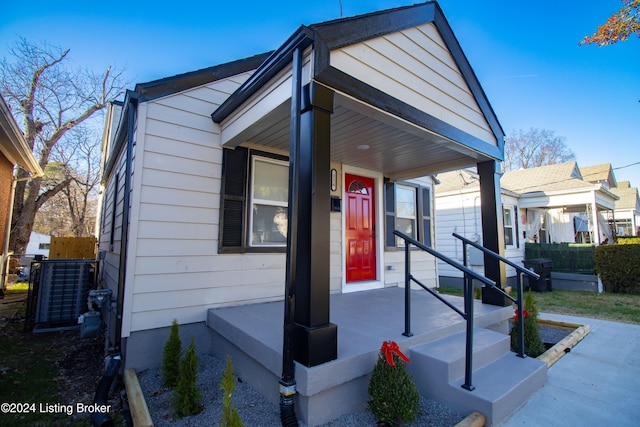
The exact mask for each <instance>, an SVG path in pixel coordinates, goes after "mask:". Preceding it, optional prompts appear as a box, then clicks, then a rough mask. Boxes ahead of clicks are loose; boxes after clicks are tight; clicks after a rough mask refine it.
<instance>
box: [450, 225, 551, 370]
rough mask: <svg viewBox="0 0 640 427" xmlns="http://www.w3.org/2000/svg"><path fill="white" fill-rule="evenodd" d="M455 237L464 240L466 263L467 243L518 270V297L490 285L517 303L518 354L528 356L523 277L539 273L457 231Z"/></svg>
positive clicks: (535, 277)
mask: <svg viewBox="0 0 640 427" xmlns="http://www.w3.org/2000/svg"><path fill="white" fill-rule="evenodd" d="M453 237H456V238H458V239H460V240H461V241H462V248H463V250H464V254H463V260H464V261H465V263H466V249H467V245H471V246H473V247H474V248H477V249H479V250H481V251H482V252H484V253H485V254H488V255H489V256H491V257H493V258H495V259H498V260H499V261H501V262H503V263H505V264H507V265H510V266H511V267H513V268H514V269H515V270H516V273H517V274H516V286H517V293H518V298H517V299H516V298H513V297H512V296H511V295H509V294H507V293H506V292H504V291H503V290H502V289H501V288H498V287H495V286H494V285H490V284H489V286H491V287H492V288H494V289H495V290H496V291H498V292H499V293H501V294H502V295H504V296H505V297H506V298H507V299H509V300H511V301H512V302H515V303H516V315H517V318H518V322H517V325H516V332H517V333H518V353H517V356H519V357H523V358H524V357H526V355H525V354H524V313H523V307H522V306H523V297H522V294H523V287H524V284H523V281H524V280H523V279H524V275H525V274H526V275H527V276H529V277H531V278H533V279H536V280H537V279H539V278H540V275H539V274H537V273H536V272H534V271H531V270H528V269H526V268H524V267H522V266H520V265H518V264H516V263H514V262H512V261H509V260H508V259H506V258H505V257H503V256H501V255H500V254H497V253H495V252H493V251H491V250H489V249H487V248H485V247H484V246H481V245H479V244H477V243H476V242H472V241H471V240H469V239H467V238H465V237H462V236H460V235H459V234H457V233H453Z"/></svg>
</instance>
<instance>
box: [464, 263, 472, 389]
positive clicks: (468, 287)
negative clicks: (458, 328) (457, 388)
mask: <svg viewBox="0 0 640 427" xmlns="http://www.w3.org/2000/svg"><path fill="white" fill-rule="evenodd" d="M464 311H465V319H466V321H467V337H466V349H465V366H464V384H462V388H464V389H466V390H469V391H472V390H473V389H475V387H474V386H473V383H472V381H473V378H472V377H473V278H472V277H471V276H469V275H468V274H466V273H465V275H464Z"/></svg>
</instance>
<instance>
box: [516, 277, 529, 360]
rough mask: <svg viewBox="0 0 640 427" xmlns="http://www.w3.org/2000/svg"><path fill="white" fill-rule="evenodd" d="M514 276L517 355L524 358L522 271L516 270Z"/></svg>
mask: <svg viewBox="0 0 640 427" xmlns="http://www.w3.org/2000/svg"><path fill="white" fill-rule="evenodd" d="M516 277H517V283H516V286H517V287H518V289H517V292H518V301H517V302H516V304H517V309H516V310H517V311H516V313H518V357H522V358H525V357H527V356H526V355H525V354H524V313H523V310H522V293H523V287H524V285H523V283H522V282H523V281H524V273H523V272H518V274H517V276H516Z"/></svg>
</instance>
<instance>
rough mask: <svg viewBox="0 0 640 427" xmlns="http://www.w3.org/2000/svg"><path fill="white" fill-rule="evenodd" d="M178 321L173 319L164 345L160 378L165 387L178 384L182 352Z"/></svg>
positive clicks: (172, 386)
mask: <svg viewBox="0 0 640 427" xmlns="http://www.w3.org/2000/svg"><path fill="white" fill-rule="evenodd" d="M178 327H179V325H178V321H177V320H175V319H174V320H173V323H172V324H171V332H170V333H169V339H168V340H167V343H166V344H165V345H164V353H163V358H162V379H163V381H164V384H165V385H166V386H167V387H171V388H174V387H175V386H176V385H178V377H179V375H180V355H181V353H182V342H181V341H180V334H179V333H178Z"/></svg>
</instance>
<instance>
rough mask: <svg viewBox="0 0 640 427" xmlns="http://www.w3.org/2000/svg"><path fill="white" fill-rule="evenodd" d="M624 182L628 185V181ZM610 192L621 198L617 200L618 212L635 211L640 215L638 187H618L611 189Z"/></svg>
mask: <svg viewBox="0 0 640 427" xmlns="http://www.w3.org/2000/svg"><path fill="white" fill-rule="evenodd" d="M624 182H625V183H628V181H624ZM620 184H623V183H620ZM610 191H611V192H612V193H613V194H615V195H616V196H618V197H619V198H620V199H619V200H616V210H618V209H633V210H637V211H638V212H639V213H640V201H639V200H638V189H637V188H636V187H630V186H618V187H615V188H611V189H610Z"/></svg>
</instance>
